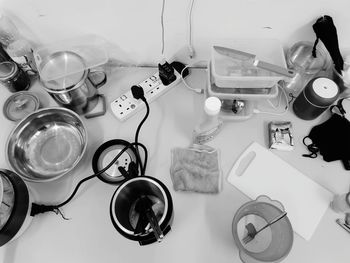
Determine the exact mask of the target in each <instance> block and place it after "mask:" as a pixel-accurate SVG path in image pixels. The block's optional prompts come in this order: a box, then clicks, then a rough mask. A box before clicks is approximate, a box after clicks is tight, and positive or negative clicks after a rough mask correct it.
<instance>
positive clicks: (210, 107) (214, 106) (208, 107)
mask: <svg viewBox="0 0 350 263" xmlns="http://www.w3.org/2000/svg"><path fill="white" fill-rule="evenodd" d="M220 109H221V101H220V99H218V98H217V97H209V98H207V99H206V100H205V103H204V111H205V113H206V114H208V115H216V114H218V113H219V112H220Z"/></svg>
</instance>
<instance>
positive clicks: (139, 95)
mask: <svg viewBox="0 0 350 263" xmlns="http://www.w3.org/2000/svg"><path fill="white" fill-rule="evenodd" d="M134 87H136V91H135V92H136V95H135V94H134V91H133V95H134V97H135V98H136V99H141V100H142V101H143V102H144V103H145V104H146V114H145V116H144V117H143V119H142V120H141V122H140V123H139V125H138V126H137V129H136V132H135V142H133V143H128V144H127V145H126V146H125V147H124V148H123V149H122V150H121V151H120V152H119V153H118V154H117V155H116V156H115V157H114V158H113V160H112V161H111V162H110V163H109V164H108V165H107V166H106V167H104V168H103V169H101V170H100V171H98V172H97V173H95V174H92V175H90V176H88V177H85V178H84V179H82V180H80V181H79V182H78V184H77V185H76V187H75V188H74V190H73V192H72V194H71V195H70V196H69V197H68V198H67V199H66V200H65V201H64V202H62V203H59V204H57V205H43V204H36V203H32V208H31V212H30V215H31V216H35V215H37V214H41V213H45V212H54V213H56V214H61V216H62V217H63V218H64V219H67V218H65V217H64V215H63V214H62V212H61V211H60V208H61V207H63V206H64V205H66V204H67V203H69V202H70V201H71V200H72V199H73V197H74V196H75V194H76V193H77V192H78V189H79V188H80V186H81V185H82V184H83V183H84V182H86V181H88V180H90V179H92V178H94V177H97V176H99V175H101V174H102V173H104V172H105V171H107V170H108V169H109V168H110V167H111V166H112V165H113V164H115V162H116V161H117V160H118V158H119V157H120V156H121V155H122V154H123V153H124V152H125V151H126V150H127V149H129V148H132V147H134V149H135V152H136V167H139V169H140V173H141V175H145V172H146V166H147V158H148V153H147V148H146V147H145V146H144V145H143V144H141V143H139V142H138V137H139V133H140V130H141V127H142V125H143V124H144V122H145V121H146V119H147V118H148V116H149V111H150V109H149V105H148V102H147V100H146V99H145V97H144V94H143V90H142V88H141V87H139V86H133V88H134ZM134 90H135V89H134ZM139 146H141V148H142V149H143V151H144V162H143V163H142V161H141V156H140V153H139V148H138V147H139Z"/></svg>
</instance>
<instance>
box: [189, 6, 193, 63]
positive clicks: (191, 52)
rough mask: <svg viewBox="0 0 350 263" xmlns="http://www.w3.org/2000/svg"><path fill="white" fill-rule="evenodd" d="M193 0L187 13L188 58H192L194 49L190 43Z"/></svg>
mask: <svg viewBox="0 0 350 263" xmlns="http://www.w3.org/2000/svg"><path fill="white" fill-rule="evenodd" d="M193 5H194V0H191V3H190V9H189V12H188V28H189V32H188V51H189V56H190V58H193V57H194V48H193V43H192V11H193Z"/></svg>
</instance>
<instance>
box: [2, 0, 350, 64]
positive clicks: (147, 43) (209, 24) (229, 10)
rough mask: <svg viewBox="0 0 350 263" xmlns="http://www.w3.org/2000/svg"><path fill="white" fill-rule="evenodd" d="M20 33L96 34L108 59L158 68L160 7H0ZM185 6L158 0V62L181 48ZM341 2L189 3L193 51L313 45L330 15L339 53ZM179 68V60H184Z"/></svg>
mask: <svg viewBox="0 0 350 263" xmlns="http://www.w3.org/2000/svg"><path fill="white" fill-rule="evenodd" d="M0 3H1V4H0V6H1V8H2V9H3V10H4V11H5V12H7V13H9V14H10V15H11V17H12V18H13V19H14V21H15V22H16V24H17V25H18V26H19V28H20V29H21V31H22V33H23V34H24V35H25V36H26V37H28V38H30V39H31V40H33V41H34V42H35V43H36V44H47V43H52V42H55V41H57V40H62V39H67V38H71V37H74V36H76V35H81V34H90V33H93V34H97V35H99V36H102V37H104V38H106V39H107V40H108V41H109V42H110V44H111V47H110V55H111V56H112V57H114V58H116V59H119V60H121V61H123V62H125V61H126V62H127V63H136V64H140V63H157V62H158V61H159V59H160V58H161V25H160V14H161V7H162V0H153V1H150V0H148V1H145V0H127V1H122V0H98V1H92V0H59V1H53V0H51V1H50V0H49V1H48V0H0ZM189 7H190V0H165V10H164V26H165V55H166V56H167V57H171V56H173V55H174V54H175V53H176V52H177V51H178V50H180V49H182V48H183V47H185V46H186V45H187V43H188V32H189V26H188V24H189V23H188V13H189ZM349 7H350V3H349V1H347V0H333V1H328V0H327V1H326V0H308V1H306V0H294V1H286V0H215V1H213V0H196V1H195V4H194V7H193V13H192V15H193V44H194V46H195V49H196V51H197V52H198V54H199V56H197V57H196V59H200V58H203V57H206V56H207V55H208V54H207V53H205V52H204V51H203V52H202V50H205V48H206V47H207V46H208V43H209V42H210V41H211V40H212V39H217V38H237V37H239V38H277V39H279V40H280V41H281V42H282V44H283V45H284V47H285V48H288V47H290V46H291V45H292V44H294V43H295V42H297V41H299V40H310V41H313V40H314V39H315V34H314V32H313V30H312V24H313V23H314V22H315V21H316V19H317V18H318V17H320V16H322V15H330V16H332V17H333V19H334V23H335V25H336V27H337V30H338V37H339V43H340V46H341V47H345V48H346V47H348V46H350V32H349V31H348V25H349V24H350V16H349ZM184 62H185V61H184Z"/></svg>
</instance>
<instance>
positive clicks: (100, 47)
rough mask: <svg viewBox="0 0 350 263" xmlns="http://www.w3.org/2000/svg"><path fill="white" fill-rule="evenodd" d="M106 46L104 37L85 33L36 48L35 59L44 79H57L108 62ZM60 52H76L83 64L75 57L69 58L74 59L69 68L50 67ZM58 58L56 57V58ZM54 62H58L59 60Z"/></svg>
mask: <svg viewBox="0 0 350 263" xmlns="http://www.w3.org/2000/svg"><path fill="white" fill-rule="evenodd" d="M105 46H106V41H105V40H104V39H103V38H101V37H98V36H95V35H85V36H80V37H76V38H73V39H67V40H64V41H60V42H55V43H53V44H50V45H45V46H42V47H39V48H37V49H36V50H34V59H35V62H36V65H37V68H38V71H39V75H40V77H41V79H42V80H44V81H49V80H56V79H59V78H62V77H65V76H68V75H72V74H75V73H79V72H81V71H84V70H86V69H89V68H93V67H97V66H100V65H102V64H104V63H106V62H107V61H108V56H107V51H106V49H105ZM59 52H63V53H70V52H72V53H75V54H76V55H77V56H80V57H81V58H82V60H83V65H82V64H81V62H78V61H77V60H76V61H75V62H74V59H73V58H69V59H70V60H73V61H70V65H69V68H64V67H63V68H62V69H60V70H57V68H58V67H56V70H53V69H52V68H51V66H50V69H48V68H47V67H48V65H47V64H48V63H49V61H50V60H52V57H53V56H54V57H55V56H57V54H59ZM56 59H57V58H54V60H56ZM54 62H55V63H58V62H57V61H54ZM63 65H64V64H63Z"/></svg>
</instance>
